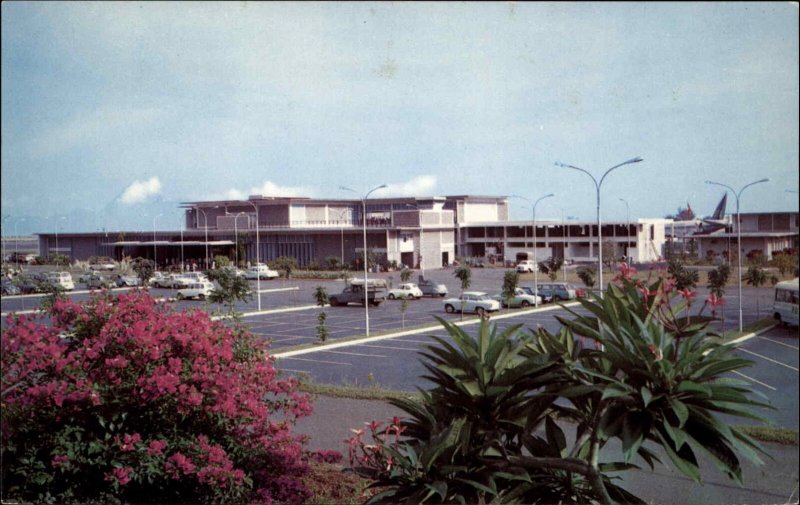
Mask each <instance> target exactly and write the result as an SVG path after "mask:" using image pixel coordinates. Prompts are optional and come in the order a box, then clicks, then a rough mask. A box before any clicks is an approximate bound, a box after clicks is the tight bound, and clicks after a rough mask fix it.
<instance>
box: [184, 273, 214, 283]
mask: <svg viewBox="0 0 800 505" xmlns="http://www.w3.org/2000/svg"><path fill="white" fill-rule="evenodd" d="M181 275H182V276H184V277H186V278H187V279H192V280H193V281H194V282H208V277H206V274H204V273H203V272H184V273H182V274H181Z"/></svg>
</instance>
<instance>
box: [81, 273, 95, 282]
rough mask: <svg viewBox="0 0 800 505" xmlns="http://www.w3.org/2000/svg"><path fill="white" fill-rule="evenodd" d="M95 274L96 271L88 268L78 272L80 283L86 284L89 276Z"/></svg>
mask: <svg viewBox="0 0 800 505" xmlns="http://www.w3.org/2000/svg"><path fill="white" fill-rule="evenodd" d="M93 275H95V272H93V271H92V270H87V271H85V272H83V273H80V274H78V283H79V284H86V281H88V280H89V278H90V277H92V276H93Z"/></svg>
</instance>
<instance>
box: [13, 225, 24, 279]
mask: <svg viewBox="0 0 800 505" xmlns="http://www.w3.org/2000/svg"><path fill="white" fill-rule="evenodd" d="M20 221H25V218H24V217H21V218H19V219H17V220H16V221H14V260H15V262H16V263H17V270H19V233H18V232H17V225H18V224H19V222H20Z"/></svg>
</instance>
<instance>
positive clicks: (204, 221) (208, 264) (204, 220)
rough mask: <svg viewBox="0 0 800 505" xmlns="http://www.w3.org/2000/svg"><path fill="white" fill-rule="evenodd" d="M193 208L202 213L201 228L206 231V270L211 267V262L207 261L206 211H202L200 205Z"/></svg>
mask: <svg viewBox="0 0 800 505" xmlns="http://www.w3.org/2000/svg"><path fill="white" fill-rule="evenodd" d="M195 210H197V211H198V212H202V213H203V223H204V226H203V228H204V229H205V232H206V270H207V269H209V268H211V263H209V261H208V216H207V215H206V211H204V210H203V209H201V208H200V207H195ZM198 221H199V220H198Z"/></svg>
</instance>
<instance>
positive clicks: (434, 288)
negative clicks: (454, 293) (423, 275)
mask: <svg viewBox="0 0 800 505" xmlns="http://www.w3.org/2000/svg"><path fill="white" fill-rule="evenodd" d="M418 287H419V289H420V291H422V294H423V295H428V296H440V297H442V298H444V297H445V296H447V286H445V285H444V284H441V283H438V282H433V281H428V280H421V281H419V284H418Z"/></svg>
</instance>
